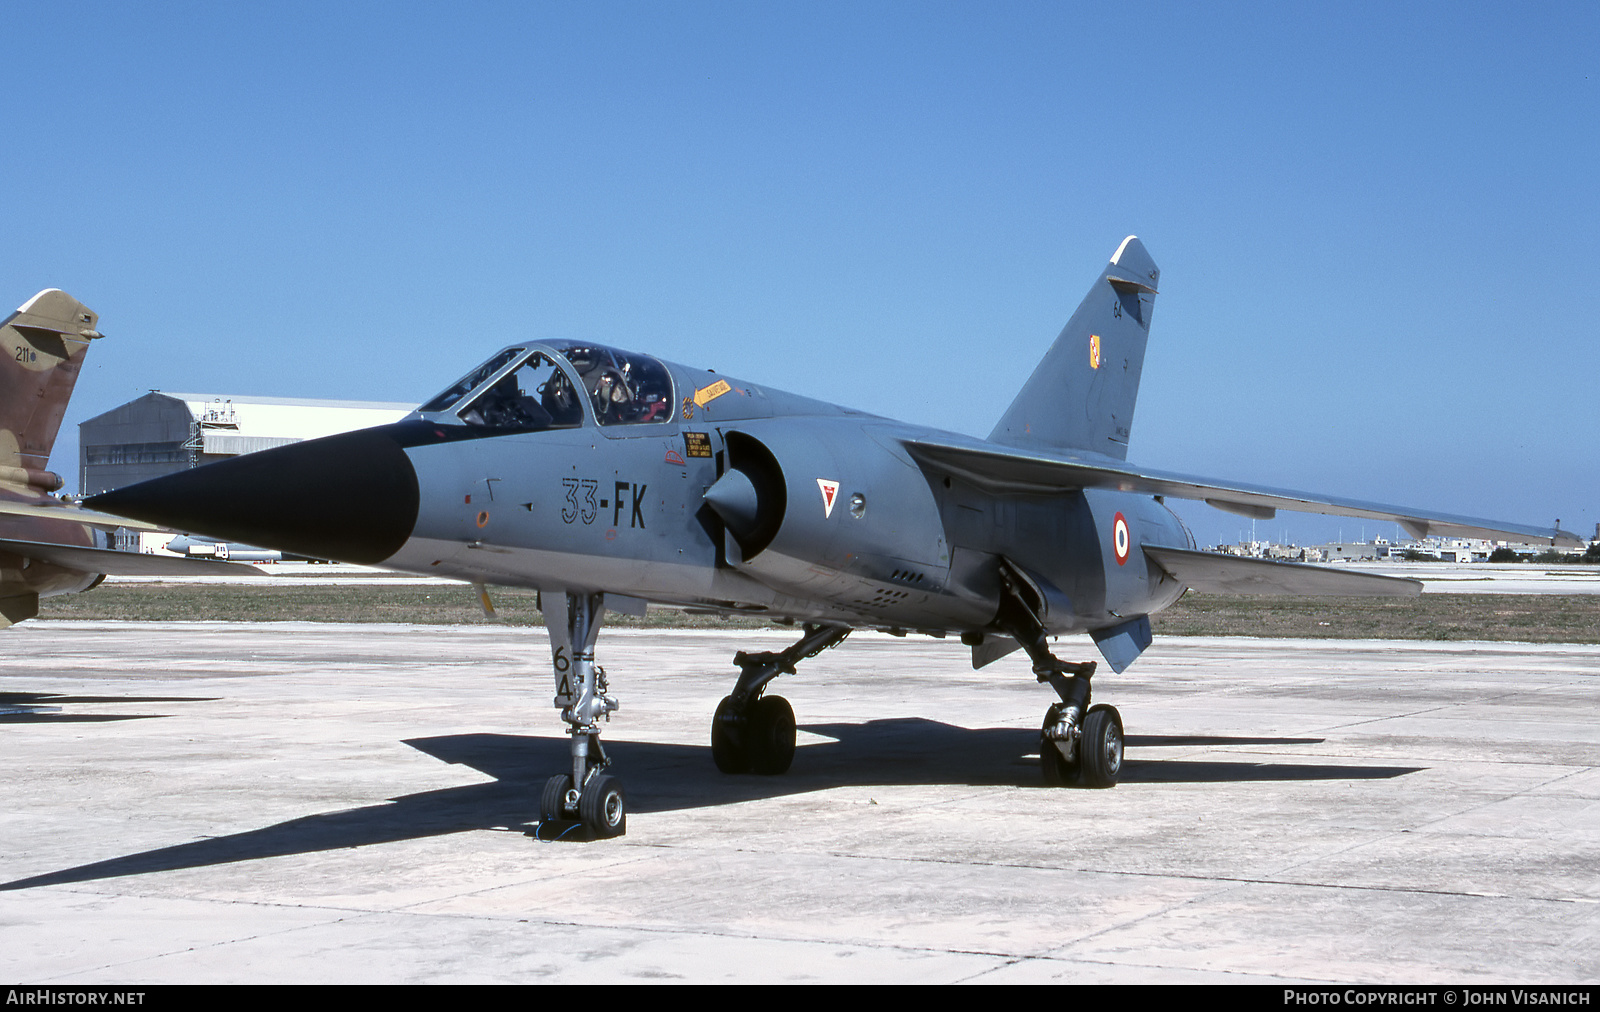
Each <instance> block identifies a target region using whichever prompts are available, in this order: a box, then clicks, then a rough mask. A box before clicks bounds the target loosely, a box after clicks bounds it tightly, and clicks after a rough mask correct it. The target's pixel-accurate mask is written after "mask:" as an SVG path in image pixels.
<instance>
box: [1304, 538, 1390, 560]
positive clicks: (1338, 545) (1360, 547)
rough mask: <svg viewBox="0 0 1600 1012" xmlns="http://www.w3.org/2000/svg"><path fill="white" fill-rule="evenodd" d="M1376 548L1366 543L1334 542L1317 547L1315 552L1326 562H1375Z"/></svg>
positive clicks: (1376, 556)
mask: <svg viewBox="0 0 1600 1012" xmlns="http://www.w3.org/2000/svg"><path fill="white" fill-rule="evenodd" d="M1378 547H1379V546H1377V545H1375V544H1372V543H1370V542H1366V541H1357V542H1349V541H1336V542H1334V543H1332V544H1327V545H1318V546H1317V547H1316V550H1317V551H1319V552H1321V553H1322V558H1323V560H1324V561H1326V562H1375V561H1377V558H1378ZM1384 547H1385V548H1387V546H1384ZM1386 554H1387V553H1386Z"/></svg>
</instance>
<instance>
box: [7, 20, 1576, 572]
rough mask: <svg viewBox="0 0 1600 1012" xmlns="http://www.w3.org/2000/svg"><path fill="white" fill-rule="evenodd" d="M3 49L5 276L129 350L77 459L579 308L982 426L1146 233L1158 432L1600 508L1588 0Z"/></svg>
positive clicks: (347, 385)
mask: <svg viewBox="0 0 1600 1012" xmlns="http://www.w3.org/2000/svg"><path fill="white" fill-rule="evenodd" d="M0 30H3V31H4V35H5V37H6V38H7V39H8V40H9V42H10V49H11V51H12V53H13V63H12V73H11V74H10V75H8V81H7V85H6V88H5V89H4V91H3V93H0V116H3V120H0V122H3V124H4V126H5V128H6V129H5V136H6V137H7V138H8V139H9V143H10V144H11V146H12V149H13V150H12V152H11V157H10V158H7V159H5V160H4V161H3V162H0V199H3V200H4V209H5V221H6V224H7V229H6V231H7V238H8V241H7V242H6V243H5V244H4V248H3V249H0V283H3V284H0V301H9V302H10V304H12V305H15V304H16V303H20V302H21V301H22V300H23V299H24V298H26V297H27V296H29V295H31V294H32V293H33V292H34V291H36V290H38V289H39V288H43V287H47V286H54V287H61V288H65V289H66V290H67V291H69V292H71V293H72V294H74V295H76V296H77V297H78V298H79V299H81V300H83V301H84V302H86V303H87V304H89V305H90V306H91V307H93V308H94V309H96V310H97V311H98V312H99V313H100V314H101V323H102V330H104V331H105V332H106V333H107V334H108V335H109V336H108V337H107V338H106V340H104V341H103V342H100V343H98V344H97V345H96V346H95V347H94V349H93V352H92V358H91V359H90V361H89V363H88V366H87V368H86V370H85V373H84V375H83V378H82V380H81V382H80V383H79V387H78V393H77V396H76V398H75V399H74V402H73V406H72V410H71V411H70V413H69V415H68V418H67V426H66V428H65V429H64V431H63V435H62V439H61V440H60V441H59V442H58V444H57V450H56V457H55V464H54V466H55V468H56V470H58V471H60V472H62V473H63V474H69V475H70V474H74V473H75V470H76V467H75V460H76V452H77V450H76V430H75V426H76V423H77V422H79V421H82V420H83V419H85V418H88V417H91V416H93V415H95V414H98V413H100V412H103V411H105V410H108V409H110V408H112V407H114V406H116V405H118V404H121V403H123V402H125V401H127V400H130V399H132V398H134V397H137V396H139V395H140V394H142V393H144V392H145V391H146V390H148V389H151V388H163V389H167V390H182V391H198V392H216V393H237V394H265V395H275V396H302V397H349V398H358V399H369V400H412V401H419V400H421V399H422V398H424V397H426V396H428V395H430V394H431V393H433V392H435V391H436V390H438V389H440V388H442V387H444V386H445V385H447V384H448V383H449V382H451V381H452V380H453V379H454V378H455V377H456V376H457V375H459V374H460V373H462V372H464V371H466V369H467V368H468V367H470V366H471V365H473V364H474V363H475V362H477V361H478V360H480V359H482V358H485V357H486V356H487V355H488V354H489V353H490V352H491V351H493V350H494V349H495V348H497V347H500V346H502V345H505V344H508V343H510V342H512V341H517V340H524V339H528V338H538V337H556V336H563V337H582V338H588V339H594V340H600V341H606V342H609V343H612V344H616V345H619V346H622V347H627V348H634V349H639V350H646V351H650V352H653V353H656V354H659V355H661V356H662V357H665V358H669V359H673V360H676V361H682V362H686V363H690V364H695V365H702V366H710V367H713V368H716V369H717V370H718V371H719V372H724V373H729V374H732V375H734V376H740V377H744V378H748V379H750V380H753V381H757V382H763V383H766V384H768V385H772V386H777V387H781V388H786V389H790V390H794V391H796V392H800V393H805V394H808V395H811V396H816V397H821V398H824V399H827V400H832V401H836V402H839V403H843V404H848V405H851V406H855V407H860V408H865V409H868V410H872V411H876V412H878V413H881V414H885V415H890V416H893V417H898V418H903V419H907V420H911V421H916V422H922V423H926V424H929V425H935V426H939V427H941V428H947V429H952V430H955V431H960V432H967V433H973V434H977V435H983V434H986V433H987V432H988V430H989V428H990V427H991V426H992V425H993V424H994V422H995V420H996V419H998V417H999V415H1000V414H1001V412H1002V411H1003V410H1004V409H1005V406H1006V405H1007V404H1008V403H1009V401H1010V399H1011V397H1012V395H1013V394H1014V392H1015V391H1016V389H1017V388H1018V387H1019V386H1020V385H1021V384H1022V382H1023V380H1024V379H1026V377H1027V375H1028V373H1029V372H1030V371H1031V369H1032V368H1033V365H1034V364H1035V362H1036V361H1037V359H1038V358H1039V356H1040V355H1042V354H1043V352H1044V350H1045V349H1046V348H1047V347H1048V345H1049V343H1050V341H1051V340H1052V339H1053V338H1054V336H1055V334H1056V333H1057V331H1058V330H1059V329H1060V327H1061V325H1062V324H1063V323H1064V322H1065V320H1066V318H1067V317H1068V316H1069V315H1070V314H1071V311H1072V310H1073V308H1074V307H1075V306H1076V305H1077V303H1078V301H1079V300H1080V299H1081V298H1082V296H1083V294H1084V292H1085V290H1086V289H1087V287H1088V285H1089V283H1090V282H1091V281H1092V280H1093V279H1094V278H1095V276H1096V275H1097V274H1098V272H1099V271H1100V269H1101V268H1102V267H1103V265H1104V263H1105V260H1106V258H1107V257H1108V256H1109V255H1110V254H1111V252H1112V251H1113V250H1114V249H1115V248H1116V246H1117V243H1118V242H1119V241H1120V240H1121V239H1122V237H1123V236H1124V235H1127V234H1130V233H1132V234H1138V235H1139V236H1140V237H1141V238H1143V239H1144V241H1145V243H1146V245H1147V246H1148V248H1149V249H1150V251H1151V253H1152V255H1153V256H1154V257H1155V258H1156V260H1157V262H1158V263H1159V264H1160V265H1161V267H1162V270H1163V278H1162V294H1161V297H1160V298H1159V299H1158V300H1157V304H1156V311H1155V318H1154V328H1153V331H1152V338H1151V344H1150V349H1149V354H1148V357H1147V359H1146V363H1145V375H1144V383H1143V387H1142V390H1141V395H1140V404H1139V411H1138V415H1137V417H1136V419H1135V424H1134V429H1133V442H1132V451H1131V453H1130V457H1131V459H1134V460H1136V461H1138V462H1141V463H1145V464H1148V465H1150V466H1154V467H1162V468H1167V469H1172V470H1178V471H1184V472H1189V473H1194V474H1201V475H1210V476H1214V477H1219V478H1231V479H1237V480H1244V481H1252V482H1260V483H1264V484H1270V485H1276V486H1281V487H1288V488H1298V489H1307V490H1312V491H1325V492H1330V493H1336V494H1344V495H1350V496H1356V497H1361V498H1367V499H1373V500H1378V501H1384V502H1393V503H1402V504H1410V505H1415V506H1421V507H1432V508H1437V509H1441V510H1447V511H1450V512H1458V513H1467V514H1476V515H1481V516H1487V517H1493V518H1500V519H1506V520H1513V521H1521V522H1529V523H1534V522H1548V521H1550V520H1552V519H1554V518H1555V517H1557V516H1559V517H1561V518H1562V520H1563V524H1564V526H1566V527H1568V528H1569V529H1572V530H1576V531H1578V532H1580V533H1584V534H1590V533H1592V532H1593V530H1594V525H1595V523H1596V522H1597V521H1600V465H1597V463H1596V452H1595V446H1594V443H1595V434H1596V432H1597V431H1600V424H1597V423H1600V398H1597V397H1596V396H1595V391H1594V388H1595V382H1594V380H1595V377H1596V376H1597V375H1600V369H1597V366H1600V352H1597V350H1596V340H1595V337H1596V324H1595V321H1596V319H1597V316H1600V314H1597V310H1600V305H1597V303H1600V294H1597V293H1600V284H1597V281H1596V277H1597V275H1600V243H1597V240H1596V235H1597V225H1600V213H1597V198H1596V195H1595V188H1594V181H1595V180H1596V179H1597V178H1600V157H1597V154H1600V94H1597V88H1600V83H1597V80H1596V77H1597V71H1600V55H1597V54H1600V6H1597V5H1595V4H1593V3H1548V4H1526V5H1492V4H1481V5H1474V4H1461V3H1456V4H1427V3H1421V4H1407V5H1392V4H1358V3H1343V4H1330V5H1317V4H1160V3H1157V4H1145V5H1138V6H1134V5H1126V4H1110V5H1108V4H1081V5H1079V4H1070V3H1052V4H1029V3H1010V4H990V3H985V4H977V3H972V4H945V3H849V4H829V3H803V4H802V3H794V4H777V3H643V4H631V3H612V4H607V3H591V4H574V3H560V4H542V3H515V4H501V3H478V4H471V3H468V4H448V5H447V4H408V3H399V2H392V3H373V4H357V3H346V4H332V5H329V4H305V5H297V4H292V3H274V4H271V5H257V6H250V5H243V4H221V3H207V4H182V3H161V4H138V3H114V4H96V3H79V4H71V5H68V4H60V3H44V4H30V3H23V2H16V0H13V2H11V3H8V4H6V5H5V6H4V7H0ZM1184 515H1185V517H1186V519H1188V520H1189V521H1190V523H1191V525H1192V526H1193V527H1194V528H1195V533H1196V535H1197V536H1198V537H1199V538H1200V539H1201V540H1202V541H1203V542H1214V541H1216V540H1219V539H1228V540H1232V539H1233V538H1235V537H1237V536H1238V533H1239V532H1240V531H1241V530H1245V531H1248V521H1245V522H1243V523H1241V521H1240V520H1239V519H1238V518H1236V517H1231V516H1228V515H1226V514H1220V513H1215V512H1213V511H1211V510H1210V509H1209V508H1206V507H1194V508H1192V509H1186V510H1184ZM1374 526H1375V525H1370V524H1369V525H1362V524H1360V523H1359V522H1350V521H1336V520H1326V521H1323V520H1313V519H1309V518H1304V517H1301V516H1290V515H1287V514H1285V515H1281V519H1280V520H1278V521H1273V522H1271V523H1264V524H1260V525H1258V531H1259V532H1260V533H1261V534H1263V535H1265V534H1271V535H1272V536H1274V537H1287V538H1290V539H1298V540H1301V541H1305V540H1312V539H1318V538H1322V537H1332V536H1333V535H1334V533H1335V532H1336V531H1341V532H1342V533H1343V534H1344V535H1345V536H1346V537H1353V536H1355V535H1356V534H1358V533H1360V532H1362V531H1364V532H1365V533H1366V534H1367V535H1368V536H1371V535H1372V534H1374V533H1391V534H1392V533H1393V531H1392V529H1391V530H1390V531H1388V532H1383V531H1381V530H1375V529H1372V528H1374Z"/></svg>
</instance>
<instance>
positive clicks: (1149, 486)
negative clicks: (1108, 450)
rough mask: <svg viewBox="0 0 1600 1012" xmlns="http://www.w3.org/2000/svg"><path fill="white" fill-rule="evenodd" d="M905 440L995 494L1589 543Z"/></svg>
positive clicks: (1516, 528) (926, 465) (1331, 500)
mask: <svg viewBox="0 0 1600 1012" xmlns="http://www.w3.org/2000/svg"><path fill="white" fill-rule="evenodd" d="M904 445H905V448H906V450H907V452H909V453H910V454H911V456H912V458H913V459H915V460H916V461H917V463H918V465H920V466H921V467H922V468H923V469H924V470H925V471H927V470H932V471H934V472H937V473H938V474H940V475H950V476H952V477H956V478H960V479H961V480H963V481H966V482H970V483H971V484H973V485H976V486H977V487H979V488H981V489H984V490H985V491H989V492H996V493H1010V494H1029V493H1033V494H1050V493H1059V492H1067V491H1075V490H1077V489H1084V488H1102V489H1115V490H1117V491H1122V492H1140V493H1145V494H1148V495H1163V496H1172V497H1173V498H1177V499H1198V500H1201V501H1204V502H1206V503H1208V504H1210V505H1212V506H1215V507H1217V508H1218V509H1221V510H1226V511H1228V512H1231V513H1240V514H1243V515H1244V516H1253V517H1257V518H1259V519H1268V518H1270V517H1272V516H1273V514H1274V513H1275V512H1276V511H1277V510H1280V509H1286V510H1294V511H1296V512H1300V513H1323V514H1327V515H1330V516H1342V517H1357V518H1360V519H1363V520H1387V521H1392V522H1394V523H1397V524H1399V525H1400V526H1401V527H1404V528H1405V529H1406V531H1407V532H1409V533H1410V534H1411V536H1412V537H1415V538H1423V537H1428V536H1430V535H1436V536H1442V537H1457V538H1482V539H1485V540H1490V541H1515V542H1519V543H1527V544H1542V543H1548V544H1550V545H1552V546H1557V547H1563V548H1581V547H1583V545H1584V544H1586V542H1584V541H1583V540H1582V539H1581V538H1579V537H1578V536H1577V535H1575V534H1573V533H1571V532H1570V531H1564V530H1561V529H1560V528H1556V527H1532V526H1528V525H1524V524H1508V523H1502V522H1500V521H1497V520H1485V519H1481V518H1479V517H1464V516H1456V515H1453V514H1449V513H1434V512H1430V511H1425V510H1416V509H1410V508H1407V507H1403V506H1387V505H1384V504H1382V503H1370V502H1362V501H1359V500H1356V499H1344V498H1340V497H1336V496H1326V495H1319V494H1315V493H1310V492H1294V491H1289V490H1287V489H1275V488H1266V487H1262V486H1256V485H1244V484H1238V483H1234V482H1221V481H1213V480H1211V479H1207V478H1197V477H1193V476H1191V475H1183V474H1172V473H1170V472H1166V471H1155V470H1150V469H1148V468H1142V467H1138V466H1135V465H1131V464H1123V463H1122V462H1120V461H1112V460H1109V459H1101V460H1086V459H1083V458H1078V457H1073V456H1068V455H1065V454H1062V455H1059V456H1058V455H1053V454H1050V453H1048V452H1047V451H1036V450H1010V449H1004V448H1001V447H998V446H996V445H994V444H992V443H989V444H980V443H977V441H974V442H973V444H963V443H959V442H945V441H934V440H928V439H907V440H905V441H904Z"/></svg>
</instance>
